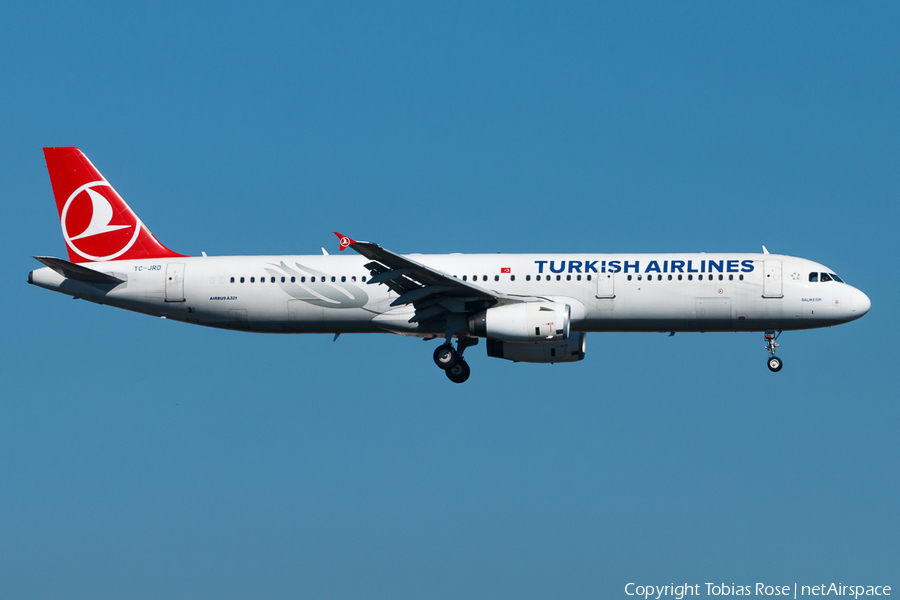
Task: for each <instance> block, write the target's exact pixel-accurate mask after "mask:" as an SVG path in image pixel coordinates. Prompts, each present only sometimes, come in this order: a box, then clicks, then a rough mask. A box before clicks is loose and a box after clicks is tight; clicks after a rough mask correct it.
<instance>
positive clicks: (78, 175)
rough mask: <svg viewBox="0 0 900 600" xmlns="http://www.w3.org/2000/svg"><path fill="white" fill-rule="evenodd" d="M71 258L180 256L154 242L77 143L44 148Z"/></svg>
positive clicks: (85, 260)
mask: <svg viewBox="0 0 900 600" xmlns="http://www.w3.org/2000/svg"><path fill="white" fill-rule="evenodd" d="M44 158H46V159H47V170H48V171H49V172H50V183H51V184H52V185H53V195H54V196H55V197H56V208H57V209H58V210H59V220H60V224H61V225H62V233H63V238H65V240H66V246H67V248H68V250H69V259H70V260H71V261H72V262H73V263H83V262H90V261H106V260H117V259H118V260H126V259H140V258H170V257H179V256H183V255H181V254H177V253H175V252H172V251H171V250H169V249H168V248H166V247H165V246H163V245H162V244H160V243H159V240H157V239H156V238H155V237H153V234H152V233H150V230H149V229H147V227H146V226H144V224H143V223H142V222H141V220H140V219H139V218H138V216H137V215H136V214H135V213H134V211H132V210H131V208H130V207H129V206H128V205H127V204H126V203H125V201H124V200H122V197H121V196H119V194H117V193H116V190H114V189H113V187H112V186H111V185H110V184H109V182H108V181H106V179H104V178H103V175H101V174H100V171H98V170H97V169H96V168H95V167H94V165H92V164H91V161H89V160H88V157H87V156H85V155H84V152H82V151H81V150H79V149H78V148H44Z"/></svg>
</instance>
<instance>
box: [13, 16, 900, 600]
mask: <svg viewBox="0 0 900 600" xmlns="http://www.w3.org/2000/svg"><path fill="white" fill-rule="evenodd" d="M810 9H814V10H810ZM4 13H5V16H4V19H3V20H2V22H0V53H2V54H0V57H2V65H3V66H2V68H0V107H2V109H3V114H4V117H5V118H4V119H3V121H2V135H3V139H4V142H5V143H3V144H2V145H0V158H2V160H0V165H2V167H0V173H2V176H3V182H4V203H3V205H4V206H5V207H6V218H5V219H4V223H5V225H6V226H5V227H4V235H3V236H2V239H0V249H2V251H3V255H4V256H6V257H7V260H8V263H9V266H8V270H7V277H6V278H5V280H4V283H3V294H2V300H0V301H2V305H0V306H2V309H3V312H4V314H5V315H6V324H5V325H4V328H3V331H4V335H3V337H4V341H5V343H4V344H3V345H2V349H0V358H2V360H0V373H2V375H3V381H4V382H5V383H4V384H3V389H4V393H3V400H2V401H0V481H2V486H0V596H2V597H9V598H45V597H62V596H65V597H71V598H121V597H132V598H159V597H173V598H174V597H190V598H246V597H267V598H298V597H310V598H391V599H396V598H463V597H465V598H547V597H556V598H609V597H623V598H624V597H626V596H625V594H624V591H623V588H624V585H625V584H626V583H628V582H630V581H635V582H638V583H642V584H657V585H664V584H668V583H671V582H676V583H677V582H687V583H692V584H693V583H701V584H703V583H705V582H716V583H723V582H724V583H729V584H730V583H737V584H745V585H746V584H753V583H755V582H767V583H773V584H774V583H778V584H793V583H794V582H798V583H800V584H804V583H806V584H809V583H811V584H817V583H821V582H826V583H827V582H831V581H835V582H843V583H845V584H846V583H851V582H853V583H862V584H867V585H893V586H895V589H896V586H900V580H898V577H897V575H898V570H897V564H898V557H900V544H898V540H900V522H898V516H897V506H898V505H900V483H898V480H897V473H898V471H900V452H898V446H897V438H896V434H897V429H898V417H900V410H898V407H897V396H898V393H897V390H898V385H897V383H896V379H895V377H894V375H895V371H896V363H897V359H898V352H897V350H896V343H895V339H896V336H897V334H898V326H897V320H896V319H895V318H893V315H892V313H891V312H890V306H891V304H892V301H893V300H894V299H895V298H896V297H897V292H898V286H897V277H896V276H895V275H894V273H893V271H894V267H892V266H891V265H892V264H893V263H894V255H895V253H896V250H897V242H896V234H895V231H896V229H897V225H898V205H897V194H898V188H900V186H898V183H900V177H898V164H900V162H898V159H900V152H898V139H900V135H898V134H900V131H898V129H900V127H898V125H900V116H898V111H897V106H900V78H898V64H900V42H898V38H897V35H896V25H897V22H898V16H900V15H898V8H897V6H896V5H894V4H889V3H866V4H864V5H850V4H839V3H820V4H817V5H815V6H813V5H808V4H807V5H801V4H795V5H789V6H785V5H782V4H780V3H772V4H767V3H753V4H750V3H746V4H738V3H723V4H715V5H713V4H705V5H699V4H691V5H682V4H674V3H665V4H663V3H640V4H638V3H622V4H607V3H590V4H571V5H568V6H563V7H552V8H551V7H548V6H542V5H539V4H530V3H518V2H516V3H491V4H489V5H485V4H483V3H470V4H463V3H459V4H455V5H452V6H437V7H435V6H422V5H420V4H418V3H406V4H403V3H393V4H388V5H384V6H373V5H372V4H370V3H321V4H301V5H295V4H294V3H284V4H268V5H264V6H255V5H251V4H246V3H195V4H190V5H185V4H183V3H149V4H147V3H134V4H119V3H83V4H79V5H77V6H76V5H72V4H70V3H18V4H15V5H9V6H7V7H5V9H4ZM52 145H74V146H78V147H80V148H82V149H83V150H84V151H85V152H86V153H87V154H88V156H89V157H90V158H91V159H92V161H93V162H94V163H95V164H96V165H97V167H98V168H99V169H100V170H101V171H102V172H103V174H104V175H105V176H106V177H107V178H108V179H109V180H110V181H111V182H112V183H113V185H114V186H115V187H116V189H117V190H118V191H119V192H120V193H121V194H122V195H123V197H125V199H126V200H127V201H128V202H129V203H130V204H131V206H132V207H133V208H134V209H135V210H136V211H137V212H138V214H140V216H141V218H142V219H143V220H144V222H145V223H146V224H147V225H148V226H149V227H150V229H151V230H152V231H153V232H154V234H156V235H157V237H158V238H159V239H160V240H161V241H162V242H163V243H165V244H166V245H168V246H169V247H171V248H172V249H174V250H176V251H179V252H182V253H186V254H194V255H197V254H199V253H200V252H201V251H206V252H207V253H209V254H217V255H222V254H270V253H293V254H317V253H319V252H320V250H319V248H320V247H321V246H325V247H326V248H328V249H330V250H334V249H336V246H337V243H336V240H335V238H334V236H333V235H332V233H331V232H332V231H333V230H335V229H337V230H339V231H342V232H344V233H346V234H348V235H351V236H353V237H356V238H357V239H368V240H372V241H376V242H379V243H381V244H383V245H385V246H386V247H388V248H391V249H393V250H395V251H398V252H425V253H443V252H500V251H502V252H606V251H620V252H627V251H660V252H694V251H710V252H712V251H744V252H755V251H758V250H759V248H760V245H761V244H766V245H767V246H768V248H769V249H770V250H771V251H772V252H778V253H784V254H791V255H797V256H803V257H805V258H811V259H814V260H817V261H819V262H822V263H824V264H826V265H829V266H830V267H831V268H833V269H834V270H835V271H836V272H837V273H838V274H840V275H841V276H842V277H844V278H845V279H846V280H847V281H848V282H850V283H852V284H853V285H855V286H857V287H859V288H860V289H862V290H863V291H865V292H866V293H867V294H868V295H869V296H870V298H871V299H872V304H873V308H872V311H871V312H870V313H869V314H868V315H867V316H866V317H865V318H864V319H862V320H861V321H858V322H855V323H852V324H849V325H845V326H841V327H839V328H835V329H827V330H818V331H809V332H796V333H791V332H789V333H786V334H784V335H783V336H782V338H781V339H780V342H782V348H781V350H780V352H779V355H780V356H781V357H782V358H783V359H784V361H785V368H784V370H783V371H782V372H780V373H778V374H777V375H773V374H771V373H769V372H768V370H767V369H766V368H765V364H764V362H765V358H766V353H765V351H764V349H763V339H762V335H761V334H696V335H676V336H675V337H674V338H667V337H666V336H664V335H661V334H609V335H601V334H592V335H589V336H588V346H587V356H586V359H585V360H584V361H583V362H581V363H577V364H569V365H552V366H550V365H523V364H511V363H507V362H506V361H499V360H489V359H488V358H487V357H486V356H485V355H484V349H483V348H484V346H483V345H481V346H479V347H476V348H474V349H472V350H469V352H468V354H467V356H468V357H469V361H470V364H471V366H472V370H473V375H472V378H471V379H470V380H469V382H468V383H466V384H465V385H463V386H456V385H453V384H450V383H449V382H448V381H447V380H446V378H445V377H443V375H442V374H441V373H439V372H438V371H437V369H435V367H434V365H433V364H432V362H431V352H432V350H433V342H432V343H430V344H429V343H423V342H421V341H417V340H411V339H404V338H400V337H395V336H388V335H385V336H342V337H341V338H340V339H339V340H338V341H337V342H332V341H331V337H330V336H290V337H285V336H252V335H243V334H238V333H232V332H221V331H214V330H206V329H201V328H197V327H192V326H186V325H183V324H178V323H171V322H165V321H162V320H157V319H152V318H149V317H146V316H141V315H135V314H130V313H126V312H123V311H117V310H114V309H111V308H108V307H101V306H96V305H92V304H89V303H85V302H82V301H72V300H70V299H68V298H66V297H64V296H61V295H57V294H52V293H50V292H47V291H45V290H40V289H38V288H34V287H30V286H28V285H26V283H25V279H26V276H27V273H28V271H30V270H31V269H33V268H37V267H38V266H39V265H38V263H36V262H35V261H34V260H33V259H32V258H31V257H32V256H33V255H47V254H49V255H55V256H65V248H64V244H63V240H62V236H61V235H60V229H59V224H58V218H57V214H56V209H55V206H54V202H53V198H52V192H51V189H50V184H49V179H48V177H47V173H46V167H45V165H44V162H43V156H42V153H41V147H42V146H52Z"/></svg>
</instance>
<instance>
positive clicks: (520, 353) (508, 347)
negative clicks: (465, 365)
mask: <svg viewBox="0 0 900 600" xmlns="http://www.w3.org/2000/svg"><path fill="white" fill-rule="evenodd" d="M586 337H587V335H585V333H584V332H578V333H573V334H572V335H570V336H569V339H567V340H564V341H561V342H532V343H530V344H529V343H521V342H518V343H517V342H501V341H500V340H488V341H487V354H488V356H491V357H493V358H503V359H505V360H511V361H513V362H530V363H558V362H578V361H579V360H581V359H583V358H584V342H585V338H586Z"/></svg>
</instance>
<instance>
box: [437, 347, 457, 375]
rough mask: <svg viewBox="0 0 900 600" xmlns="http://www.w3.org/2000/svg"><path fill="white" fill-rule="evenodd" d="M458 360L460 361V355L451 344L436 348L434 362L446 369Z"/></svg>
mask: <svg viewBox="0 0 900 600" xmlns="http://www.w3.org/2000/svg"><path fill="white" fill-rule="evenodd" d="M457 362H459V355H458V354H457V353H456V350H454V349H453V346H451V345H450V344H443V345H442V346H438V347H437V348H435V349H434V364H436V365H437V366H439V367H440V368H442V369H444V370H445V371H446V370H447V369H449V368H450V367H452V366H453V365H455V364H456V363H457Z"/></svg>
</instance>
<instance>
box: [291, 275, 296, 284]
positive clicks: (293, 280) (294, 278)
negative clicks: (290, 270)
mask: <svg viewBox="0 0 900 600" xmlns="http://www.w3.org/2000/svg"><path fill="white" fill-rule="evenodd" d="M291 283H297V278H296V277H294V276H293V275H291Z"/></svg>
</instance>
